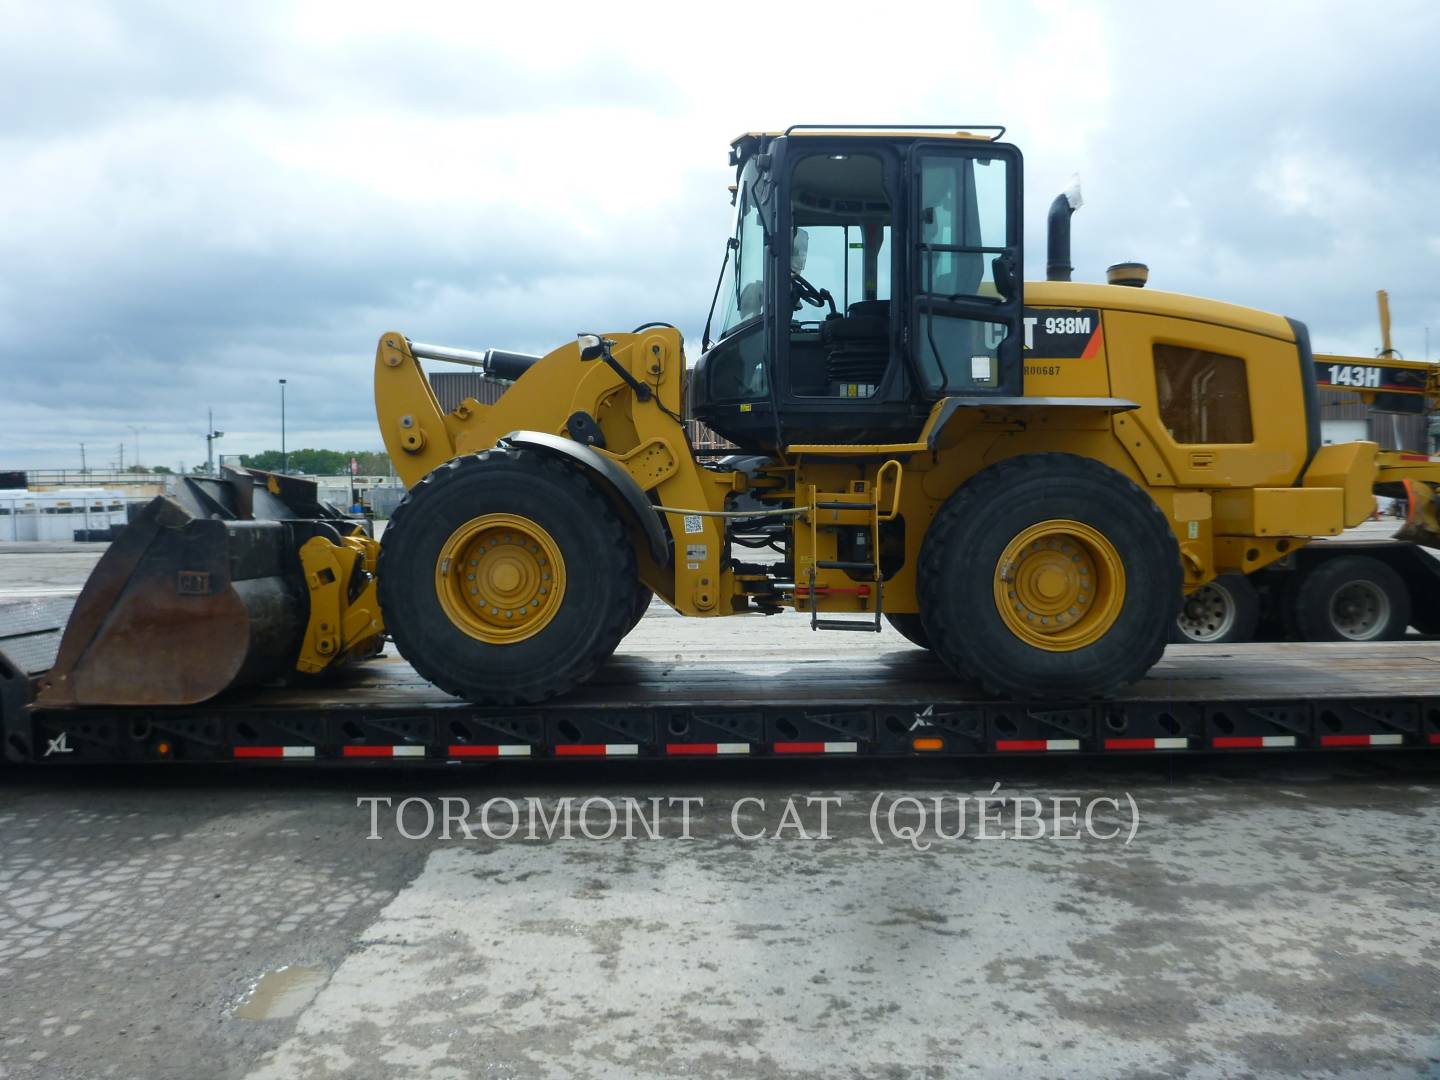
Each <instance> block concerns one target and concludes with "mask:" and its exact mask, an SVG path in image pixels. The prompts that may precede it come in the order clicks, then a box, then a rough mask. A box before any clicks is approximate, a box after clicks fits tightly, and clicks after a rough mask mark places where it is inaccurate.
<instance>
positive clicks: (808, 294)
mask: <svg viewBox="0 0 1440 1080" xmlns="http://www.w3.org/2000/svg"><path fill="white" fill-rule="evenodd" d="M790 296H791V298H792V304H791V306H792V307H793V309H794V310H796V311H799V310H800V304H801V302H802V301H803V302H805V303H807V304H809V305H810V306H811V307H825V306H826V305H827V304H828V305H829V307H830V314H832V315H833V314H835V298H834V297H833V296H831V295H830V290H829V289H817V288H816V287H815V286H814V285H811V284H810V282H808V281H806V280H805V279H804V278H803V277H801V276H800V275H799V274H797V273H796V272H795V271H794V270H791V271H790Z"/></svg>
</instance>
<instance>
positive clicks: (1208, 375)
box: [1155, 344, 1255, 443]
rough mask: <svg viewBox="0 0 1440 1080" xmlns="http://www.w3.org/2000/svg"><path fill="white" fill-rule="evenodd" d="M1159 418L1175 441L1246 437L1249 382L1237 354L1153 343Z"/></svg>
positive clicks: (1243, 439) (1244, 439)
mask: <svg viewBox="0 0 1440 1080" xmlns="http://www.w3.org/2000/svg"><path fill="white" fill-rule="evenodd" d="M1155 395H1156V398H1157V400H1158V402H1159V405H1160V420H1161V422H1162V423H1163V424H1164V425H1165V430H1166V431H1168V432H1169V433H1170V437H1171V438H1172V439H1174V440H1175V441H1176V442H1177V443H1248V442H1253V441H1254V438H1255V436H1254V432H1253V431H1252V429H1251V426H1250V387H1249V384H1248V382H1247V380H1246V377H1245V361H1244V360H1242V359H1241V358H1240V357H1238V356H1226V355H1225V354H1224V353H1215V352H1208V351H1206V350H1205V349H1192V348H1187V347H1185V346H1183V345H1159V344H1157V345H1156V346H1155Z"/></svg>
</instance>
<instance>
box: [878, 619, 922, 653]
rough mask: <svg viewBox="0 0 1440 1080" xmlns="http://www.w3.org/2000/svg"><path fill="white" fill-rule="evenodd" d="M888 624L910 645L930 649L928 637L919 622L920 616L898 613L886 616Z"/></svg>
mask: <svg viewBox="0 0 1440 1080" xmlns="http://www.w3.org/2000/svg"><path fill="white" fill-rule="evenodd" d="M885 621H886V622H888V623H889V624H890V625H891V627H893V628H894V630H895V632H896V633H897V634H899V635H900V636H901V637H903V638H904V639H905V640H906V641H908V642H910V644H912V645H918V646H920V648H922V649H928V648H930V647H931V646H930V637H929V635H928V634H926V633H925V624H924V623H923V622H921V621H920V616H919V615H917V614H915V613H914V612H899V613H897V614H894V615H886V616H885Z"/></svg>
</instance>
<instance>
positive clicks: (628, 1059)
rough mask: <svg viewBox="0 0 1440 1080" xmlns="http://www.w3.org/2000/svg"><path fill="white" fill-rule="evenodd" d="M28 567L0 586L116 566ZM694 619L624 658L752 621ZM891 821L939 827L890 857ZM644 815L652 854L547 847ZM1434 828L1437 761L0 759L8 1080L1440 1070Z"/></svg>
mask: <svg viewBox="0 0 1440 1080" xmlns="http://www.w3.org/2000/svg"><path fill="white" fill-rule="evenodd" d="M14 557H17V556H13V555H12V553H9V552H0V586H3V584H4V583H5V582H6V581H14V580H22V579H25V580H31V581H34V580H37V579H39V580H43V581H44V584H45V587H46V588H51V587H55V588H63V587H64V586H65V583H66V582H67V580H69V581H72V582H76V583H78V579H73V578H67V576H66V575H67V572H68V571H67V569H66V566H67V565H78V566H82V567H83V566H85V565H88V564H87V563H86V560H85V558H84V557H82V556H79V555H68V554H62V555H60V556H58V558H59V559H60V561H61V565H58V566H57V565H55V564H53V563H52V562H50V561H46V562H45V563H44V566H45V567H47V569H44V571H43V573H38V572H37V573H34V574H29V576H28V578H27V571H25V570H24V568H21V569H19V570H17V569H16V567H15V565H14V564H13V562H12V559H13V558H14ZM18 557H21V558H37V557H39V556H34V555H27V556H18ZM36 567H37V570H38V569H39V568H40V564H36ZM80 573H81V574H82V575H83V569H81V570H80ZM7 575H8V577H7ZM0 591H3V589H0ZM771 623H775V620H770V621H767V623H766V624H765V626H766V627H769V626H770V625H771ZM704 629H705V630H706V631H707V632H706V634H705V635H704V636H699V635H698V634H697V635H696V636H694V637H693V638H688V637H686V635H687V634H688V633H694V632H693V631H690V630H689V628H688V627H686V626H685V625H684V624H681V623H680V622H679V620H678V619H675V618H672V617H670V616H668V615H666V614H665V613H662V612H660V611H658V610H654V611H652V613H651V615H650V616H648V617H647V618H646V619H645V620H643V621H642V623H641V629H640V630H639V631H638V632H637V636H636V637H635V638H633V639H631V641H628V642H627V643H626V646H625V648H636V649H646V648H656V649H659V648H664V649H667V650H671V651H673V650H675V649H677V648H679V649H683V648H685V647H687V642H689V643H690V644H689V646H688V647H692V648H696V649H699V648H704V649H723V648H725V647H726V642H727V641H732V640H733V641H735V642H739V641H741V640H745V641H746V642H747V643H748V646H749V647H751V648H753V647H754V644H755V640H756V639H755V635H756V633H758V632H760V631H757V630H756V628H755V627H754V625H753V624H750V623H744V624H742V625H741V626H740V627H739V628H738V629H737V630H735V631H734V632H733V637H729V636H726V634H717V633H716V632H715V627H714V626H708V627H705V628H704ZM783 629H784V628H783V627H780V626H779V624H778V623H776V629H775V630H774V631H773V632H774V633H776V634H777V637H776V641H777V643H778V642H779V641H780V640H781V636H778V635H780V632H781V630H783ZM763 632H764V633H765V634H769V633H771V632H772V631H771V630H770V629H766V630H764V631H763ZM742 633H743V638H742ZM803 644H804V645H806V647H808V648H815V647H818V646H815V645H813V644H812V643H811V642H810V641H809V639H808V638H807V639H804V641H803ZM826 646H827V647H830V646H829V644H828V643H826ZM777 647H780V646H779V645H778V644H777ZM835 647H836V648H843V649H850V650H856V651H855V657H856V660H857V662H860V657H861V656H862V652H861V651H860V650H862V648H867V647H868V648H871V649H873V648H875V647H876V643H875V642H873V641H872V642H870V643H869V644H868V646H863V647H862V646H861V645H853V644H849V643H848V642H847V643H842V644H840V645H837V646H835ZM880 647H882V648H899V647H903V645H902V644H901V643H899V642H898V641H896V640H891V638H890V637H886V638H885V639H884V640H883V641H882V642H881V643H880ZM997 783H998V784H999V785H1000V787H999V791H998V793H996V792H995V785H996V784H997ZM992 794H994V795H995V797H996V798H1000V797H1006V798H1008V799H1009V801H1008V802H1006V803H1004V804H1003V805H1001V804H987V805H992V806H998V807H999V809H998V810H997V811H996V813H997V814H998V820H1000V821H1001V822H1003V824H1002V825H1001V826H999V827H996V826H995V825H994V824H993V823H991V824H990V825H989V826H988V827H989V832H988V833H986V832H985V830H986V829H987V823H986V821H984V820H982V814H981V813H980V812H979V811H980V803H979V800H980V799H981V798H984V797H987V796H991V795H992ZM1127 794H1128V795H1129V796H1131V797H1133V799H1134V804H1135V807H1136V808H1137V809H1138V812H1139V819H1138V822H1136V821H1135V820H1134V818H1133V815H1132V812H1131V810H1130V809H1129V803H1128V801H1127V800H1126V798H1125V796H1126V795H1127ZM899 796H911V797H913V798H914V799H916V800H918V805H920V806H924V807H927V808H929V809H930V811H931V813H932V817H933V808H934V806H935V802H934V800H936V799H940V800H941V803H940V806H941V809H942V810H943V811H944V813H945V816H944V817H942V821H941V827H942V829H943V830H944V832H945V834H946V838H941V837H939V836H937V835H936V834H935V828H934V824H935V823H934V821H933V820H931V821H928V822H927V829H926V831H925V832H924V833H923V834H922V835H921V836H918V837H916V838H914V842H913V843H910V842H906V841H905V840H904V839H902V838H900V837H897V836H896V835H895V833H894V832H891V831H890V830H889V829H888V828H887V827H886V825H887V822H886V817H885V809H886V808H887V807H888V806H889V805H890V804H891V802H892V801H893V800H894V799H895V798H896V797H899ZM626 797H632V798H634V799H637V800H640V805H639V811H638V815H637V816H638V817H641V818H643V820H640V821H638V822H635V821H632V822H631V825H632V826H633V827H632V828H631V829H630V830H629V831H630V832H631V833H632V834H633V835H634V836H635V838H633V839H626V838H625V832H626V823H625V820H624V815H623V813H622V814H621V815H620V817H619V819H618V824H617V828H616V829H615V832H614V834H613V835H610V836H609V837H608V838H603V839H590V838H587V837H586V836H585V835H584V834H583V830H582V828H581V826H580V824H579V822H578V819H577V820H576V821H574V822H573V825H574V827H573V828H572V830H571V837H570V838H569V839H566V838H565V837H564V836H563V834H562V833H561V832H560V831H559V830H558V829H555V830H554V831H555V835H552V836H549V837H547V836H545V831H546V825H545V823H546V822H547V821H548V822H554V821H556V820H557V817H558V816H562V807H563V800H565V799H567V798H569V799H571V800H572V802H571V809H572V811H576V812H578V810H579V804H580V803H582V802H583V801H584V800H585V799H587V798H589V799H610V800H614V801H615V802H616V803H620V802H621V801H622V800H623V799H624V798H626ZM792 797H793V799H794V800H795V802H794V806H795V809H794V810H793V811H791V812H790V813H789V814H787V809H786V808H787V802H788V800H790V799H791V798H792ZM807 797H808V798H809V800H810V801H809V802H808V803H807ZM877 797H880V798H881V803H880V811H879V813H878V815H877V818H876V823H878V824H879V825H880V840H877V838H876V836H875V834H874V832H873V831H872V819H871V807H872V803H873V802H874V801H875V800H876V798H877ZM964 797H968V800H969V801H968V802H967V803H966V804H965V805H966V808H967V814H968V816H967V818H966V820H965V822H964V828H963V830H962V829H961V828H960V821H959V818H958V803H957V800H958V799H960V798H964ZM1101 797H1105V798H1113V799H1115V800H1116V802H1115V804H1114V805H1111V804H1097V806H1098V807H1099V810H1098V813H1097V814H1096V816H1095V817H1094V819H1093V823H1094V826H1095V827H1094V829H1093V830H1092V832H1091V833H1088V834H1087V833H1084V832H1083V830H1076V829H1074V828H1070V829H1065V830H1063V831H1064V832H1065V833H1066V834H1067V835H1068V834H1070V833H1073V832H1075V831H1082V835H1081V837H1080V838H1079V839H1057V838H1054V836H1053V835H1051V833H1050V831H1049V830H1047V834H1046V835H1045V836H1043V837H1041V838H1038V839H1025V840H1020V839H1013V838H1007V839H998V838H993V837H994V834H995V833H997V832H999V831H1002V830H1004V831H1013V827H1012V826H1013V819H1012V818H1011V817H1010V815H1011V813H1012V811H1013V810H1015V809H1018V808H1020V807H1023V806H1026V805H1030V804H1028V803H1026V802H1024V801H1023V800H1028V799H1039V800H1044V801H1045V802H1044V805H1045V806H1050V805H1052V804H1051V803H1050V802H1049V800H1053V799H1062V800H1063V799H1072V800H1075V802H1069V803H1064V804H1063V805H1064V806H1066V807H1073V806H1076V805H1078V806H1081V807H1083V806H1085V805H1088V804H1090V803H1091V801H1092V800H1094V799H1097V798H1101ZM407 798H409V799H413V800H417V801H413V802H411V803H409V804H407V806H406V807H405V809H404V812H403V813H402V814H401V816H400V817H399V819H398V820H397V817H396V813H395V810H396V808H397V807H398V806H399V805H400V804H401V803H402V801H403V800H405V799H407ZM682 798H688V799H691V800H696V799H702V800H703V805H700V804H697V803H694V802H691V803H690V804H689V805H688V806H682V805H681V804H680V803H679V802H677V801H671V800H678V799H682ZM822 798H824V799H829V800H831V801H830V802H828V803H825V804H823V808H824V810H825V812H826V819H825V823H824V825H825V827H824V829H823V832H824V836H823V837H822V835H821V833H822V828H821V820H820V810H821V809H822V804H821V803H819V802H818V801H816V800H818V799H822ZM384 799H389V800H390V803H389V804H388V806H387V805H385V804H384V803H376V804H373V805H374V809H375V820H374V822H373V825H374V831H373V834H372V820H371V807H372V804H371V803H370V802H362V803H361V804H359V805H357V800H384ZM446 799H450V800H452V801H451V802H449V803H446V802H444V801H443V800H446ZM461 799H463V800H465V803H464V804H462V803H460V802H459V801H458V800H461ZM527 799H534V800H536V805H537V808H538V810H539V811H540V812H541V813H542V814H543V817H542V818H541V820H540V824H539V828H538V830H536V836H537V838H536V839H530V838H529V835H530V833H531V832H532V829H533V828H534V826H532V823H531V821H530V816H529V810H530V807H529V804H528V803H527V801H526V800H527ZM651 799H659V800H660V802H659V804H658V809H655V808H654V805H655V804H651V803H650V802H649V800H651ZM742 799H749V800H752V801H749V802H744V803H740V804H739V805H738V807H737V803H738V802H739V800H742ZM762 799H763V800H764V804H763V806H762V805H761V804H760V803H758V802H756V801H753V800H762ZM492 800H510V801H511V802H513V804H514V807H515V811H516V812H518V813H519V814H520V815H521V818H522V820H521V821H520V822H518V823H517V828H516V831H515V835H514V836H513V837H511V838H508V839H502V838H496V837H503V836H504V835H505V833H506V830H507V829H508V828H509V824H508V822H509V819H510V814H511V810H510V805H511V802H505V801H492ZM487 802H488V803H489V804H490V810H489V812H488V814H487V812H486V811H485V809H484V808H485V806H486V804H487ZM606 805H607V804H605V803H603V802H597V803H592V806H591V810H593V811H594V812H595V816H594V817H593V820H592V818H591V817H590V816H589V815H588V814H587V819H586V825H585V828H589V829H590V831H591V832H592V833H593V834H594V835H601V834H604V833H605V832H606V831H607V828H608V825H609V821H608V815H607V812H606V810H605V807H606ZM902 808H903V812H901V813H899V814H898V817H897V821H898V823H899V831H903V829H904V827H905V826H906V825H907V824H918V818H916V817H915V816H914V811H915V809H916V804H913V803H912V804H908V805H904V804H902ZM427 811H429V812H435V813H436V815H437V824H436V827H435V829H434V830H432V831H431V833H430V835H429V837H428V838H426V839H407V838H406V837H405V835H403V832H409V833H411V834H416V833H421V832H424V826H425V823H426V816H427ZM687 812H688V815H689V816H688V828H687V827H686V826H687V819H686V817H685V816H684V815H685V814H686V813H687ZM447 813H448V814H449V815H450V816H451V818H452V820H451V821H450V823H449V832H450V838H449V839H442V838H441V837H440V825H439V822H440V820H441V819H443V818H444V817H445V816H446V815H447ZM732 813H733V814H734V817H733V820H732ZM456 819H458V820H456ZM1045 820H1046V822H1049V821H1051V820H1052V818H1051V816H1050V815H1047V816H1046V817H1045ZM462 821H463V823H464V824H463V825H462V824H461V822H462ZM484 822H488V823H489V825H490V832H491V833H492V834H493V835H490V836H487V835H486V834H485V832H484V831H483V828H482V824H483V823H484ZM647 823H648V825H649V826H650V828H651V829H652V830H653V831H655V832H657V833H658V834H659V838H658V839H650V838H649V832H647V831H646V824H647ZM1132 826H1134V830H1135V831H1134V837H1133V840H1130V842H1129V843H1127V842H1126V839H1127V836H1128V835H1129V830H1130V828H1131V827H1132ZM467 827H468V828H469V830H470V834H471V836H470V838H467V837H466V835H465V830H466V828H467ZM552 829H553V827H552ZM1437 829H1440V763H1435V762H1434V760H1433V759H1432V758H1428V757H1417V756H1407V755H1403V754H1399V755H1397V754H1395V753H1391V752H1386V751H1379V752H1373V753H1361V754H1352V755H1346V756H1342V757H1326V756H1320V755H1304V754H1293V753H1274V754H1268V755H1266V756H1264V757H1251V756H1245V757H1230V758H1225V757H1216V756H1198V755H1197V756H1194V757H1186V758H1184V759H1171V758H1146V759H1137V758H1127V759H1124V760H1117V759H1110V760H1105V761H1094V760H1075V759H1070V760H1055V759H1050V760H1024V761H1017V760H1002V761H991V762H985V761H981V762H940V761H928V762H914V763H909V762H881V763H862V762H857V761H853V760H852V761H848V762H844V761H838V762H832V761H820V762H775V761H765V762H760V761H755V762H733V761H711V762H684V763H667V765H666V766H665V767H658V768H657V767H656V766H655V765H653V764H647V763H643V762H629V763H625V762H603V763H586V764H584V765H583V766H579V767H554V766H552V767H550V768H546V767H544V766H543V765H541V764H539V763H530V764H527V763H522V762H510V763H502V764H496V765H493V766H479V767H474V766H466V767H463V768H438V769H433V770H424V771H406V770H402V769H396V768H393V767H386V766H380V767H376V766H372V765H370V764H368V763H367V764H364V765H359V766H358V767H356V768H354V769H351V768H335V769H328V770H316V769H313V768H306V767H303V766H302V767H299V768H288V767H287V768H283V769H264V768H255V769H252V768H225V767H199V768H173V769H166V768H136V769H113V768H103V769H94V770H83V771H82V770H73V771H65V770H59V769H57V770H49V771H46V770H20V769H13V768H11V769H4V770H0V1076H3V1077H5V1078H7V1080H8V1078H31V1077H35V1078H46V1080H49V1078H72V1077H73V1078H90V1077H117V1078H130V1077H134V1078H137V1080H139V1078H143V1080H169V1078H175V1080H195V1078H210V1077H215V1078H227V1080H228V1078H234V1080H242V1078H250V1077H255V1078H260V1077H265V1078H285V1080H290V1078H302V1080H303V1078H331V1077H356V1078H362V1080H363V1078H371V1077H373V1078H376V1080H379V1078H391V1077H409V1076H417V1077H419V1076H423V1077H437V1078H438V1077H457V1078H458V1077H471V1076H494V1077H544V1078H551V1077H554V1078H561V1077H597V1078H599V1077H615V1078H651V1077H671V1076H685V1077H714V1078H732V1077H734V1078H739V1077H776V1078H788V1080H800V1078H806V1080H809V1078H815V1080H820V1078H825V1080H830V1078H835V1077H854V1078H872V1077H886V1078H890V1077H894V1078H910V1077H948V1076H976V1077H1014V1076H1037V1077H1057V1078H1060V1077H1122V1076H1133V1077H1160V1076H1201V1077H1289V1076H1305V1077H1329V1076H1336V1077H1351V1076H1365V1077H1408V1076H1416V1075H1440V942H1437V938H1436V935H1435V932H1434V926H1435V919H1434V912H1435V897H1436V895H1437V884H1440V883H1437V877H1440V871H1437V868H1436V864H1437V858H1436V856H1437V853H1440V845H1437V842H1436V835H1437ZM402 830H403V832H402ZM1111 832H1115V834H1116V835H1115V836H1114V837H1113V838H1108V839H1102V838H1101V837H1102V836H1107V835H1108V834H1109V833H1111ZM687 833H688V836H689V838H688V839H687V838H685V834H687ZM737 833H743V834H744V835H745V836H747V837H759V838H756V839H746V838H743V837H742V836H740V835H737ZM957 834H958V835H957ZM372 835H376V836H377V837H378V838H376V839H371V838H370V837H371V836H372ZM880 841H883V842H880ZM257 987H258V990H257ZM272 990H273V991H274V992H273V993H272ZM277 1003H278V1004H277Z"/></svg>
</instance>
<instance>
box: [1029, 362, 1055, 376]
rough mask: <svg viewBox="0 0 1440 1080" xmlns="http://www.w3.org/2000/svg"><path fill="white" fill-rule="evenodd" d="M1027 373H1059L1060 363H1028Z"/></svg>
mask: <svg viewBox="0 0 1440 1080" xmlns="http://www.w3.org/2000/svg"><path fill="white" fill-rule="evenodd" d="M1025 374H1026V375H1059V374H1060V365H1059V364H1026V365H1025Z"/></svg>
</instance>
